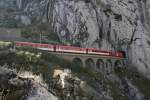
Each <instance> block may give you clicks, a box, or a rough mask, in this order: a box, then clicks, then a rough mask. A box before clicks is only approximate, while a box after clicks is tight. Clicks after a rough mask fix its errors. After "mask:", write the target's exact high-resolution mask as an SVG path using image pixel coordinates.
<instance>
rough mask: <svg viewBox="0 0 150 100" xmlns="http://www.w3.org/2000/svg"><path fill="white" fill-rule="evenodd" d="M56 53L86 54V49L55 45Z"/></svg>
mask: <svg viewBox="0 0 150 100" xmlns="http://www.w3.org/2000/svg"><path fill="white" fill-rule="evenodd" d="M56 52H69V53H86V48H80V47H72V46H63V45H56Z"/></svg>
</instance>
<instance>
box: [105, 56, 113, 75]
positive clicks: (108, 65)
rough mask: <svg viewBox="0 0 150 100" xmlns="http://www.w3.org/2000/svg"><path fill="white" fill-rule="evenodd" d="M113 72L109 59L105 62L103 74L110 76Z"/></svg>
mask: <svg viewBox="0 0 150 100" xmlns="http://www.w3.org/2000/svg"><path fill="white" fill-rule="evenodd" d="M112 71H113V66H112V61H111V60H110V59H108V60H106V66H105V73H106V74H107V75H109V74H111V73H112Z"/></svg>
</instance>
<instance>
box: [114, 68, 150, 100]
mask: <svg viewBox="0 0 150 100" xmlns="http://www.w3.org/2000/svg"><path fill="white" fill-rule="evenodd" d="M131 68H132V67H131ZM115 72H116V74H117V75H118V76H119V77H120V78H123V77H127V78H128V79H129V80H130V81H131V82H132V84H134V85H135V86H136V87H137V88H138V89H139V91H140V92H141V93H143V94H144V96H145V98H144V99H145V100H150V86H149V84H150V80H148V79H146V78H145V77H144V76H143V75H142V74H141V73H139V72H138V71H137V70H136V68H134V69H127V68H119V69H116V71H115Z"/></svg>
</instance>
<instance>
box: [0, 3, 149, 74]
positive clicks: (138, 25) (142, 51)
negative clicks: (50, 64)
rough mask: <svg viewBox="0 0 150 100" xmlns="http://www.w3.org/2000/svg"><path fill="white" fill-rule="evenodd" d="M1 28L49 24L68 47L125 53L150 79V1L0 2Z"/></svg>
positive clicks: (129, 61) (130, 61) (131, 62)
mask: <svg viewBox="0 0 150 100" xmlns="http://www.w3.org/2000/svg"><path fill="white" fill-rule="evenodd" d="M0 7H1V10H0V12H1V13H0V26H3V27H6V26H9V27H14V26H15V27H20V26H24V25H25V26H26V25H30V24H33V23H34V22H39V21H41V22H49V25H50V30H51V31H52V32H55V33H57V34H58V36H59V38H60V40H61V41H62V42H64V43H71V44H73V45H78V46H82V47H96V48H101V49H104V50H123V51H125V52H126V54H127V59H128V63H129V64H132V65H134V66H136V67H137V68H138V70H139V71H141V72H142V73H143V74H145V75H146V76H147V77H150V59H149V58H150V48H149V47H150V39H149V37H150V29H149V27H150V1H149V0H134V1H133V0H36V1H35V0H0Z"/></svg>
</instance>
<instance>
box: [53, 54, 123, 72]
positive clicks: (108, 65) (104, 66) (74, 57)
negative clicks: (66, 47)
mask: <svg viewBox="0 0 150 100" xmlns="http://www.w3.org/2000/svg"><path fill="white" fill-rule="evenodd" d="M51 53H52V54H55V55H56V56H58V57H61V58H63V59H65V60H68V61H70V62H75V63H78V64H80V65H81V66H83V67H87V68H88V67H91V69H94V70H97V71H100V72H102V73H104V74H107V75H109V74H112V73H114V68H115V67H122V66H123V59H122V58H117V57H106V56H99V55H89V54H75V53H59V52H51Z"/></svg>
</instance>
